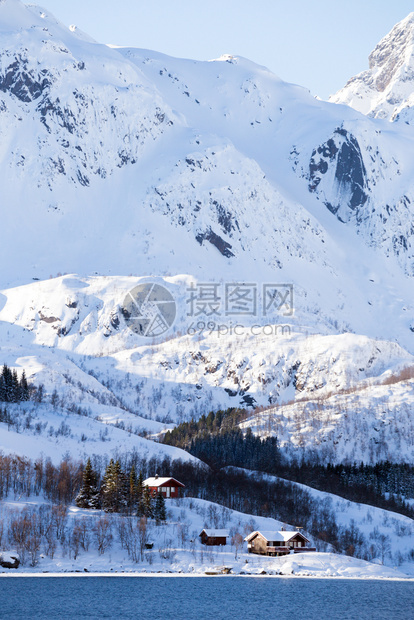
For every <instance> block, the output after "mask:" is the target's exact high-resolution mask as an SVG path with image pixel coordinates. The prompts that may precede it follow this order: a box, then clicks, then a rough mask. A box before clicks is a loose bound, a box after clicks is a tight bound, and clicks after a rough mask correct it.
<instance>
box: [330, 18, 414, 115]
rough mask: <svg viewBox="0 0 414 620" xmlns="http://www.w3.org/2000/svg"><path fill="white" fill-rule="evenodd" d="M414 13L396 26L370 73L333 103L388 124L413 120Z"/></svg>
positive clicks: (354, 81)
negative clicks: (387, 121)
mask: <svg viewBox="0 0 414 620" xmlns="http://www.w3.org/2000/svg"><path fill="white" fill-rule="evenodd" d="M413 81H414V13H410V14H409V15H408V16H407V17H406V18H405V19H403V20H402V21H401V22H399V23H398V24H396V26H394V28H393V29H392V30H391V32H389V33H388V34H387V35H386V36H385V37H384V38H383V39H382V40H381V41H380V42H379V43H378V45H377V46H376V47H375V49H374V50H373V51H372V53H371V54H370V56H369V69H368V70H367V71H363V72H362V73H359V74H358V75H356V76H355V77H353V78H351V79H350V80H349V81H348V83H347V84H346V85H345V86H344V88H342V89H341V90H339V91H338V92H337V93H336V94H335V95H332V96H331V97H330V101H332V102H333V103H345V104H346V105H349V106H351V107H353V108H355V109H356V110H359V111H360V112H362V113H363V114H367V115H368V116H372V117H375V118H383V119H387V120H391V121H394V120H405V121H406V120H408V121H409V120H412V119H413V110H412V109H411V108H412V107H413V106H414V92H413Z"/></svg>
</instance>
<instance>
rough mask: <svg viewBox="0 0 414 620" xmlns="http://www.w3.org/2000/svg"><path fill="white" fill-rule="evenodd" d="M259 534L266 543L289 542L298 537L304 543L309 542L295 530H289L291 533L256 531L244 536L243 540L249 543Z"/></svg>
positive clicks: (283, 531)
mask: <svg viewBox="0 0 414 620" xmlns="http://www.w3.org/2000/svg"><path fill="white" fill-rule="evenodd" d="M259 534H260V536H262V538H264V539H265V540H266V542H269V541H274V540H280V541H283V542H289V540H292V538H294V537H295V536H298V535H299V536H300V537H301V538H302V539H303V540H305V541H306V542H309V539H308V538H306V536H304V534H302V533H301V532H298V531H297V530H291V531H287V530H280V531H276V530H273V531H270V530H269V531H261V532H259V531H258V530H256V531H255V532H252V533H251V534H249V535H248V536H246V538H245V539H244V540H246V541H247V542H250V541H251V540H253V538H256V536H258V535H259Z"/></svg>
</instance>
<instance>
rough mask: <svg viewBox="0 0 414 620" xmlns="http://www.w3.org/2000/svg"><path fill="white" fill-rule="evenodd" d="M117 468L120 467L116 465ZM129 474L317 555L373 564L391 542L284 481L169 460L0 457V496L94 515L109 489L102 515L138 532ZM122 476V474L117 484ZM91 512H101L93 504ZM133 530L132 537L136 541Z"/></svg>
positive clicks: (138, 519) (412, 514) (134, 454)
mask: <svg viewBox="0 0 414 620" xmlns="http://www.w3.org/2000/svg"><path fill="white" fill-rule="evenodd" d="M117 461H119V465H116V462H117ZM133 468H134V469H135V471H139V472H140V473H141V474H142V476H143V477H146V476H148V475H151V474H153V472H154V471H158V473H159V475H160V476H172V477H174V478H176V479H177V480H180V481H181V482H183V483H184V484H185V485H186V489H185V492H186V493H187V494H188V495H189V496H190V497H198V498H200V499H205V500H208V501H210V502H215V503H217V504H221V505H222V506H225V507H227V508H230V509H232V510H237V511H239V512H244V513H247V514H251V515H258V516H264V517H272V518H274V519H278V520H279V521H282V522H285V523H290V524H292V525H300V526H302V527H304V528H305V530H306V531H307V532H309V533H310V534H311V535H312V536H313V537H314V540H315V542H316V543H317V547H318V548H319V549H320V550H327V549H330V547H329V545H331V546H332V548H333V549H334V550H335V551H337V552H345V553H347V554H349V555H354V556H356V557H360V558H362V559H367V560H369V559H372V558H374V557H378V554H379V553H380V552H379V551H378V549H379V546H380V547H381V549H382V551H381V553H384V554H385V552H386V551H387V548H388V547H387V545H389V541H388V542H387V540H380V535H379V534H378V535H377V534H376V532H375V531H373V532H372V536H370V539H369V540H367V539H366V538H365V537H364V536H363V534H362V533H361V531H360V530H358V528H357V527H356V526H355V525H354V524H350V526H349V527H343V526H340V525H338V523H337V521H336V516H335V513H334V511H333V510H332V508H331V506H330V503H329V501H326V502H325V501H321V500H319V499H316V498H313V497H312V495H311V494H310V493H309V492H308V491H307V490H306V489H303V488H301V487H300V486H298V485H295V484H292V483H291V482H290V481H288V480H284V479H281V478H276V479H275V478H272V479H269V478H266V476H260V475H259V476H252V475H251V474H249V473H248V472H245V471H243V470H241V469H238V468H233V467H227V468H222V469H220V470H213V469H212V468H210V467H207V466H206V465H205V464H203V463H200V462H195V463H194V462H190V461H181V460H173V461H171V460H170V459H169V458H168V457H163V458H156V457H152V458H151V459H149V460H148V459H146V458H145V457H141V456H140V455H139V454H138V453H137V452H135V451H134V452H130V453H124V454H122V455H119V458H117V459H116V460H115V459H113V460H112V462H111V461H109V462H108V461H107V460H105V459H103V458H102V457H100V456H92V457H91V458H90V464H88V462H87V463H86V464H85V465H84V464H83V463H82V462H81V461H78V462H76V461H73V460H71V459H70V458H66V459H64V460H63V461H62V462H61V463H60V464H58V465H53V464H52V463H51V462H50V460H49V459H47V460H46V461H44V460H43V459H37V460H36V461H35V462H33V461H31V460H30V459H24V458H22V457H17V456H0V496H1V497H6V496H10V494H12V493H14V495H15V497H21V496H27V497H29V496H30V495H31V494H32V493H37V494H38V495H40V494H43V495H44V496H45V497H47V498H48V499H50V500H51V501H53V502H56V503H58V504H60V505H61V506H63V507H65V504H69V503H71V502H73V501H75V500H76V498H78V501H79V502H80V501H82V502H86V501H87V502H89V501H90V500H92V504H90V503H89V504H88V505H89V507H93V501H94V492H95V489H97V488H98V487H99V489H102V488H104V489H106V488H107V489H108V491H109V495H108V496H105V494H104V495H99V496H98V497H97V500H98V501H100V502H107V501H108V500H109V497H111V494H112V500H111V502H110V503H108V504H106V508H105V505H103V504H102V503H101V504H100V506H101V508H103V510H104V511H105V510H106V511H107V512H108V513H109V514H108V516H110V515H111V513H113V512H116V509H118V510H119V512H118V514H119V515H120V516H122V515H123V516H125V517H128V515H131V516H132V517H135V518H133V519H132V520H131V519H129V520H128V519H127V520H126V521H125V522H124V523H127V521H128V523H130V524H132V525H129V526H128V527H134V528H135V527H136V528H138V524H139V523H144V522H145V520H146V517H145V516H142V517H140V516H138V514H139V512H138V510H139V509H138V504H139V501H140V499H141V498H142V496H141V495H140V493H139V492H138V494H137V493H136V489H137V487H136V485H137V486H138V485H139V479H140V477H141V476H140V475H138V476H137V477H135V475H134V474H133V475H132V476H131V472H133ZM120 472H123V476H121V475H120ZM126 472H128V475H127V474H126ZM114 477H115V479H116V478H118V480H119V481H121V480H123V482H122V484H121V483H119V484H118V485H115V487H112V488H111V485H112V482H111V479H112V480H113V479H114ZM125 478H127V480H128V482H130V480H131V479H132V480H133V481H134V482H133V485H132V486H133V494H132V495H133V496H135V499H134V500H132V501H133V502H135V503H132V505H128V502H131V494H130V495H129V496H128V493H126V494H125V495H124V493H125V491H124V492H122V493H119V488H124V489H125V487H126V481H125ZM85 482H86V486H88V485H89V486H90V489H91V492H90V495H89V497H88V494H87V493H86V494H85ZM116 486H117V487H118V490H117V489H116ZM138 489H139V486H138ZM95 497H96V496H95ZM128 497H129V499H128ZM112 501H114V503H112ZM152 501H154V500H152ZM117 502H118V504H117ZM95 505H96V506H99V503H98V504H95ZM83 506H85V504H83ZM85 507H88V506H85ZM407 512H409V514H408V516H410V517H411V518H414V510H413V509H412V508H409V510H407ZM128 518H129V517H128ZM152 518H154V519H156V516H154V513H152ZM142 519H144V522H142ZM105 523H107V522H105V521H102V523H101V525H102V527H106V525H105ZM134 524H135V525H134ZM210 526H211V527H218V523H216V522H215V521H214V519H213V520H212V521H211V523H210ZM125 527H127V526H126V525H125ZM140 527H141V526H140ZM138 529H139V528H138ZM138 529H137V532H136V535H137V536H138V535H139V532H138ZM134 531H135V530H134ZM407 552H409V550H407ZM387 553H388V551H387Z"/></svg>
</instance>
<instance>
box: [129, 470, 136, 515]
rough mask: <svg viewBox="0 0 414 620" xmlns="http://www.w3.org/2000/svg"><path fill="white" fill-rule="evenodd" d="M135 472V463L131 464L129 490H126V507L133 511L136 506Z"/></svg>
mask: <svg viewBox="0 0 414 620" xmlns="http://www.w3.org/2000/svg"><path fill="white" fill-rule="evenodd" d="M137 485H138V480H137V474H136V471H135V465H132V467H131V471H130V472H129V490H128V508H129V509H130V511H133V510H135V509H136V507H137V502H138V497H137Z"/></svg>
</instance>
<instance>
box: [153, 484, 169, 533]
mask: <svg viewBox="0 0 414 620" xmlns="http://www.w3.org/2000/svg"><path fill="white" fill-rule="evenodd" d="M154 518H155V520H156V522H157V525H159V524H160V523H161V521H165V520H166V519H167V511H166V509H165V499H164V497H163V495H162V493H161V491H158V495H157V499H156V500H155V507H154Z"/></svg>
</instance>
